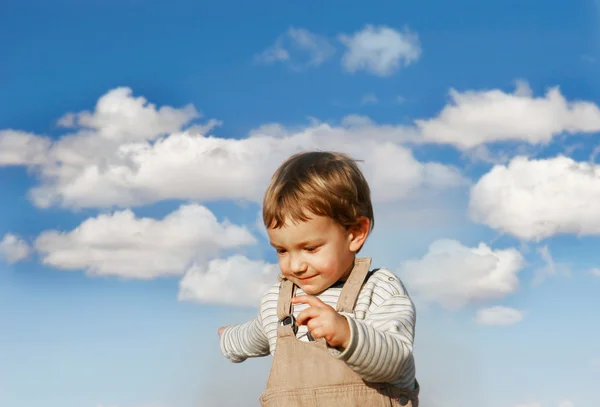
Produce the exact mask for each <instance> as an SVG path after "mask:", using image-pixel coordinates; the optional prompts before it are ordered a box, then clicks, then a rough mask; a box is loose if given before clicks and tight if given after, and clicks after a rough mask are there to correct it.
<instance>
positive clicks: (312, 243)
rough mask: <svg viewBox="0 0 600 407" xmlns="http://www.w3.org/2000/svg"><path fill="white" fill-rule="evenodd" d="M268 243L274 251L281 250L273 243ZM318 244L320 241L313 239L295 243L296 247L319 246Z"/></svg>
mask: <svg viewBox="0 0 600 407" xmlns="http://www.w3.org/2000/svg"><path fill="white" fill-rule="evenodd" d="M269 243H270V244H271V246H273V247H274V248H276V249H281V248H283V247H282V246H279V245H276V244H275V243H273V242H271V241H269ZM319 244H321V243H320V239H318V238H315V239H308V240H303V241H301V242H298V243H296V246H316V245H319Z"/></svg>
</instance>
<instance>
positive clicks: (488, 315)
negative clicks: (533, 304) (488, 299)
mask: <svg viewBox="0 0 600 407" xmlns="http://www.w3.org/2000/svg"><path fill="white" fill-rule="evenodd" d="M475 320H476V321H477V323H478V324H481V325H514V324H516V323H517V322H521V321H522V320H523V311H521V310H518V309H515V308H510V307H502V306H496V307H490V308H483V309H480V310H479V311H477V315H476V317H475Z"/></svg>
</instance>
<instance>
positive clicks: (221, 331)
mask: <svg viewBox="0 0 600 407" xmlns="http://www.w3.org/2000/svg"><path fill="white" fill-rule="evenodd" d="M226 328H227V327H226V326H222V327H220V328H219V338H220V337H221V334H222V333H223V331H224V330H225V329H226Z"/></svg>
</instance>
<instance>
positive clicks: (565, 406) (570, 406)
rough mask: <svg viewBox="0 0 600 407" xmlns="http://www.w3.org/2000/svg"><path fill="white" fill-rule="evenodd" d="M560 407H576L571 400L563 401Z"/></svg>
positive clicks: (559, 403)
mask: <svg viewBox="0 0 600 407" xmlns="http://www.w3.org/2000/svg"><path fill="white" fill-rule="evenodd" d="M558 407H575V404H573V402H572V401H571V400H566V399H565V400H561V401H559V402H558Z"/></svg>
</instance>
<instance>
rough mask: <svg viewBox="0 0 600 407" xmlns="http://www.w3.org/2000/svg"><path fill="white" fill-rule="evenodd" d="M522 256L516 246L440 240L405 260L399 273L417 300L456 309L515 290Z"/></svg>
mask: <svg viewBox="0 0 600 407" xmlns="http://www.w3.org/2000/svg"><path fill="white" fill-rule="evenodd" d="M524 263H525V261H524V258H523V256H522V255H521V253H520V252H519V251H518V250H516V249H512V248H510V249H499V250H492V249H491V248H490V247H489V246H487V245H486V244H485V243H480V244H479V245H478V246H477V247H466V246H463V245H462V244H461V243H459V242H457V241H455V240H448V239H441V240H437V241H435V242H433V243H432V244H431V245H430V246H429V251H428V253H427V254H425V256H423V258H421V259H418V260H409V261H405V262H404V263H403V264H402V266H401V267H400V275H401V276H402V277H403V279H404V281H406V283H407V286H409V288H410V290H411V293H414V295H415V296H416V297H418V298H420V299H423V300H425V301H429V302H437V303H439V304H441V305H442V306H444V307H446V308H449V309H458V308H461V307H463V306H465V305H466V304H467V303H469V302H474V301H483V300H489V299H497V298H502V297H504V296H506V295H507V294H510V293H512V292H514V291H515V290H517V288H518V287H519V279H518V277H517V274H518V273H519V271H520V270H521V269H522V268H523V266H524Z"/></svg>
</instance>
